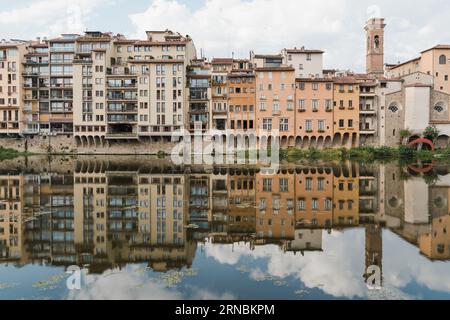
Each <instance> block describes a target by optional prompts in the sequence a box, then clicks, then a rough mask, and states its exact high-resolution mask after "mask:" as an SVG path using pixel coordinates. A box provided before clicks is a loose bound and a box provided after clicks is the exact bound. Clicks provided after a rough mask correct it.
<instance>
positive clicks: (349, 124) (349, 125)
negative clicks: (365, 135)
mask: <svg viewBox="0 0 450 320" xmlns="http://www.w3.org/2000/svg"><path fill="white" fill-rule="evenodd" d="M348 127H349V128H353V120H352V119H349V120H348Z"/></svg>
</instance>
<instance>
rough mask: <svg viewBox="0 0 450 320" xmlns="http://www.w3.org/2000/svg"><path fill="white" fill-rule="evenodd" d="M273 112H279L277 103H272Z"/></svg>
mask: <svg viewBox="0 0 450 320" xmlns="http://www.w3.org/2000/svg"><path fill="white" fill-rule="evenodd" d="M272 110H273V112H280V104H279V103H278V102H274V103H273V106H272Z"/></svg>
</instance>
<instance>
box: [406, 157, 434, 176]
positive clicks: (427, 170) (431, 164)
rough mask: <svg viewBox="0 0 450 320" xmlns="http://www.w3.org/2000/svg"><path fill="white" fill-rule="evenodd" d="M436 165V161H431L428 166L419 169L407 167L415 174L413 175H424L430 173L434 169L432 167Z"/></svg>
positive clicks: (412, 166)
mask: <svg viewBox="0 0 450 320" xmlns="http://www.w3.org/2000/svg"><path fill="white" fill-rule="evenodd" d="M436 164H437V161H436V160H433V161H432V162H431V163H430V164H428V165H426V166H424V167H419V166H416V165H410V166H408V169H409V170H411V171H413V172H415V173H418V174H421V173H424V174H425V173H428V172H431V170H433V168H434V166H435V165H436Z"/></svg>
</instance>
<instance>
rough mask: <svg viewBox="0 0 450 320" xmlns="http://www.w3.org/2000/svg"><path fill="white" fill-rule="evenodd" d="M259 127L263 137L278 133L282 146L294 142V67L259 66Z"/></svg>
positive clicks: (259, 133)
mask: <svg viewBox="0 0 450 320" xmlns="http://www.w3.org/2000/svg"><path fill="white" fill-rule="evenodd" d="M255 76H256V128H257V135H258V137H259V138H260V139H264V138H263V137H267V139H270V137H271V136H272V135H273V134H274V132H277V133H278V134H279V136H280V137H281V146H282V147H287V146H293V145H294V144H295V120H296V114H295V100H294V99H295V70H294V68H291V67H286V66H280V67H261V68H260V67H257V68H256V69H255Z"/></svg>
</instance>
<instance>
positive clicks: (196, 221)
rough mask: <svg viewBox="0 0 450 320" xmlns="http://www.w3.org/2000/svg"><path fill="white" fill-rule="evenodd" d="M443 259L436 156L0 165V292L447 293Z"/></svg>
mask: <svg viewBox="0 0 450 320" xmlns="http://www.w3.org/2000/svg"><path fill="white" fill-rule="evenodd" d="M447 231H448V232H449V233H448V232H447ZM449 261H450V167H447V166H445V165H439V164H437V163H432V164H415V165H410V166H404V165H399V164H398V163H390V164H376V163H371V164H362V163H351V162H347V163H339V162H321V161H319V162H315V163H306V162H304V163H303V162H299V163H296V164H284V165H282V166H281V167H280V170H279V171H277V172H275V173H274V174H271V175H270V174H266V173H263V172H262V171H261V170H260V168H258V167H257V166H244V165H228V166H225V165H220V166H219V165H217V166H214V165H210V166H194V165H192V166H175V165H173V164H172V163H171V162H170V160H164V159H157V158H150V157H101V156H89V157H74V158H70V157H68V158H64V157H53V158H47V157H29V158H18V159H14V160H6V161H2V162H0V299H170V300H173V299H292V300H298V299H449V298H450V264H449ZM68 270H75V271H74V272H73V271H72V272H70V271H68ZM78 270H79V271H78Z"/></svg>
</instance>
